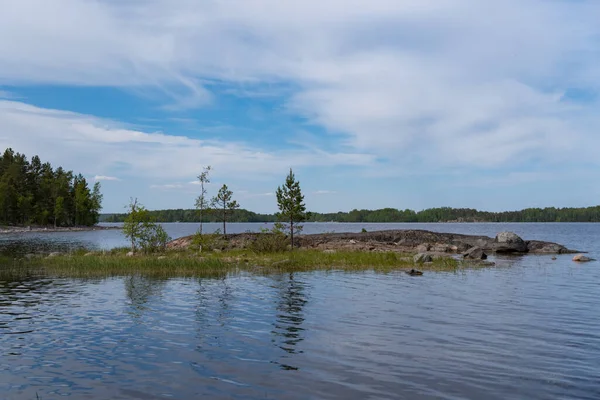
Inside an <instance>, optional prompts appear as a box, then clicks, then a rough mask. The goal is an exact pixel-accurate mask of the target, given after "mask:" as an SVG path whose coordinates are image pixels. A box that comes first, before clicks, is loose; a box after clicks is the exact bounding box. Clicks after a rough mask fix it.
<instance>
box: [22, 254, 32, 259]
mask: <svg viewBox="0 0 600 400" xmlns="http://www.w3.org/2000/svg"><path fill="white" fill-rule="evenodd" d="M23 258H25V259H26V260H31V259H34V258H35V254H32V253H29V254H25V256H24V257H23Z"/></svg>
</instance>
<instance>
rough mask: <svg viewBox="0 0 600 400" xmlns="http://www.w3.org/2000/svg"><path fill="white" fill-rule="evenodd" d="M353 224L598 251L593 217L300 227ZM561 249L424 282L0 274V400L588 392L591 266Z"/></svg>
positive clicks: (598, 344)
mask: <svg viewBox="0 0 600 400" xmlns="http://www.w3.org/2000/svg"><path fill="white" fill-rule="evenodd" d="M263 226H264V225H263V224H231V226H230V230H231V232H236V231H238V232H243V231H246V230H257V229H259V228H260V227H263ZM363 227H365V228H366V229H367V230H376V229H396V228H399V229H429V230H434V231H445V232H457V233H473V234H485V235H489V236H493V235H495V234H496V233H497V232H499V231H502V230H510V231H514V232H516V233H518V234H519V235H521V236H522V237H524V238H525V239H542V240H550V241H556V242H559V243H562V244H565V245H567V246H568V247H573V248H578V249H580V250H587V251H589V252H590V256H591V257H594V258H600V240H599V239H600V224H349V225H346V224H307V225H306V228H305V232H307V233H312V232H318V231H338V232H341V231H360V230H361V229H362V228H363ZM166 228H167V230H168V231H169V233H170V234H171V235H172V236H174V237H177V236H182V235H186V234H190V233H193V232H194V231H195V230H196V229H197V226H196V225H193V224H190V225H188V224H166ZM228 230H229V229H228ZM124 244H125V242H124V239H123V238H122V237H121V235H120V233H119V232H118V231H94V232H83V233H64V234H63V233H61V234H54V233H53V234H50V233H47V234H25V235H13V236H0V248H1V249H2V251H4V252H15V251H17V252H22V251H31V250H32V246H33V249H34V250H36V249H39V248H44V249H45V250H55V249H59V250H68V249H73V248H78V247H89V248H109V247H114V246H120V245H124ZM570 259H571V257H570V256H568V255H564V256H559V257H558V260H556V261H552V260H551V257H550V256H525V257H518V258H504V259H498V260H496V261H497V266H496V267H495V268H489V269H483V270H473V271H464V272H460V273H426V274H425V275H424V276H422V277H409V276H407V275H405V274H402V273H389V274H380V273H374V272H364V273H343V272H328V273H324V272H320V273H296V274H291V275H290V274H282V275H273V276H267V277H263V276H248V275H246V276H231V277H227V278H224V279H168V280H154V279H148V278H142V277H121V278H112V279H101V280H75V279H58V278H51V277H44V276H39V277H30V278H27V279H21V280H18V281H6V280H4V281H1V280H0V398H2V399H35V398H36V396H39V398H41V399H43V400H47V399H58V398H64V397H69V398H74V399H80V398H86V399H107V398H115V399H159V398H160V399H163V398H177V399H192V398H201V397H206V398H211V399H229V398H234V399H338V398H339V399H365V398H369V399H404V398H406V399H507V398H520V399H559V398H562V399H598V398H600V291H599V289H600V263H598V262H592V263H588V264H582V265H577V264H575V263H573V262H572V261H570ZM0 268H1V266H0ZM0 279H1V278H0Z"/></svg>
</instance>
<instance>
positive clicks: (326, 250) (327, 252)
mask: <svg viewBox="0 0 600 400" xmlns="http://www.w3.org/2000/svg"><path fill="white" fill-rule="evenodd" d="M335 252H336V251H335V250H333V249H325V250H323V253H325V254H334V253H335Z"/></svg>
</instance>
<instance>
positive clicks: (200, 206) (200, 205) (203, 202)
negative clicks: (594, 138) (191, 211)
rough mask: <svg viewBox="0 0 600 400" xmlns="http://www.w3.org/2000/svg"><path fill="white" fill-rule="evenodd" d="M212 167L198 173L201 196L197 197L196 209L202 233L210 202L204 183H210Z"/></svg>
mask: <svg viewBox="0 0 600 400" xmlns="http://www.w3.org/2000/svg"><path fill="white" fill-rule="evenodd" d="M210 170H211V168H210V165H209V166H208V167H206V168H204V171H202V173H201V174H200V175H198V180H199V181H200V196H198V198H197V199H196V209H197V210H198V216H199V217H200V234H202V219H203V217H204V212H205V211H207V210H208V208H209V206H210V204H209V203H208V199H207V198H206V189H205V188H204V185H205V184H207V183H210V177H209V176H208V174H209V172H210Z"/></svg>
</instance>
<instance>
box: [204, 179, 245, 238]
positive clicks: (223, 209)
mask: <svg viewBox="0 0 600 400" xmlns="http://www.w3.org/2000/svg"><path fill="white" fill-rule="evenodd" d="M232 198H233V192H232V191H231V190H229V189H228V188H227V185H223V186H221V189H219V193H217V195H216V196H215V197H213V198H212V200H211V206H212V208H213V211H214V212H215V215H217V216H218V219H220V220H221V221H222V222H223V235H226V234H227V218H228V217H229V216H230V215H231V214H232V213H233V211H234V210H235V209H236V208H239V207H240V205H239V204H238V202H237V201H235V200H232Z"/></svg>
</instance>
